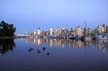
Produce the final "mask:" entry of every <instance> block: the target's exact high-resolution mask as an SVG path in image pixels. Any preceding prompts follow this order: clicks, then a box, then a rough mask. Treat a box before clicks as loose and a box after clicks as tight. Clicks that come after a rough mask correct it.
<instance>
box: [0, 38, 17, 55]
mask: <svg viewBox="0 0 108 71" xmlns="http://www.w3.org/2000/svg"><path fill="white" fill-rule="evenodd" d="M14 47H15V43H14V39H0V53H1V54H4V53H6V52H8V51H10V50H11V51H12V50H13V48H14Z"/></svg>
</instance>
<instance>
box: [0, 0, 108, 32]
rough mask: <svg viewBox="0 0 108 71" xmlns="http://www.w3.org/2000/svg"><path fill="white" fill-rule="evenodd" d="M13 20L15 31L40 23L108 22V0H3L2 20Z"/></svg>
mask: <svg viewBox="0 0 108 71" xmlns="http://www.w3.org/2000/svg"><path fill="white" fill-rule="evenodd" d="M2 20H4V21H6V22H8V23H10V24H14V26H15V27H16V34H20V33H26V32H31V31H36V29H37V28H38V27H39V28H41V29H42V30H47V29H49V28H50V27H52V28H56V27H60V28H62V27H64V28H71V27H76V26H81V27H84V25H85V24H84V23H85V22H86V25H87V27H89V28H96V27H97V26H98V25H100V24H103V23H105V24H107V25H108V0H0V21H2Z"/></svg>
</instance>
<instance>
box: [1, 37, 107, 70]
mask: <svg viewBox="0 0 108 71" xmlns="http://www.w3.org/2000/svg"><path fill="white" fill-rule="evenodd" d="M107 43H108V40H99V41H80V40H67V39H61V40H60V39H58V40H57V39H30V38H25V39H0V70H19V69H20V70H23V69H25V70H26V69H27V70H32V69H33V70H37V69H39V70H40V69H42V70H44V69H52V70H53V69H101V70H103V69H108V44H107Z"/></svg>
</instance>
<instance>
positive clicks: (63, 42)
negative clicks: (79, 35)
mask: <svg viewBox="0 0 108 71" xmlns="http://www.w3.org/2000/svg"><path fill="white" fill-rule="evenodd" d="M26 40H27V41H29V42H31V43H37V44H38V46H39V45H41V44H42V43H46V44H48V45H49V47H61V48H65V47H66V46H68V47H72V48H87V47H89V48H90V47H92V46H95V47H97V48H99V49H100V48H105V49H106V48H108V44H107V43H108V40H97V41H96V40H91V41H81V40H69V39H26ZM33 40H35V42H34V41H33Z"/></svg>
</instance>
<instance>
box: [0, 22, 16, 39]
mask: <svg viewBox="0 0 108 71" xmlns="http://www.w3.org/2000/svg"><path fill="white" fill-rule="evenodd" d="M15 32H16V27H14V25H13V24H8V23H7V22H5V21H1V22H0V37H5V36H6V37H13V36H14V33H15Z"/></svg>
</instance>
